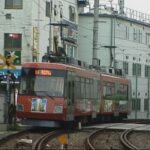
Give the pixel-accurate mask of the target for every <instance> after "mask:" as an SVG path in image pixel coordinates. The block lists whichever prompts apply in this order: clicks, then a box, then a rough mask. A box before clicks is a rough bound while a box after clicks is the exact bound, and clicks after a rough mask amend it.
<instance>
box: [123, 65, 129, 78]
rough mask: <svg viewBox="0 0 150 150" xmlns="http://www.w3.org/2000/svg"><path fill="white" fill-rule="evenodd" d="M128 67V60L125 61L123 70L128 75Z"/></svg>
mask: <svg viewBox="0 0 150 150" xmlns="http://www.w3.org/2000/svg"><path fill="white" fill-rule="evenodd" d="M128 67H129V64H128V62H123V71H124V73H125V74H126V75H127V74H128Z"/></svg>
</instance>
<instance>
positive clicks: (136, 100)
mask: <svg viewBox="0 0 150 150" xmlns="http://www.w3.org/2000/svg"><path fill="white" fill-rule="evenodd" d="M135 67H136V68H135V71H136V79H135V88H136V91H135V92H136V93H135V119H137V110H138V108H137V102H138V99H137V94H138V85H137V84H138V64H137V63H136V64H135Z"/></svg>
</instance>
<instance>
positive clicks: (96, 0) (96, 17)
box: [92, 0, 99, 67]
mask: <svg viewBox="0 0 150 150" xmlns="http://www.w3.org/2000/svg"><path fill="white" fill-rule="evenodd" d="M98 20H99V0H94V21H93V58H92V65H93V67H96V66H97V65H98V59H97V50H98Z"/></svg>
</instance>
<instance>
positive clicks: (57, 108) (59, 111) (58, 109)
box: [54, 105, 63, 114]
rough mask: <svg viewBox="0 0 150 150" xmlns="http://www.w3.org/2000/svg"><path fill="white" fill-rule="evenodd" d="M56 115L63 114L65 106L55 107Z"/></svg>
mask: <svg viewBox="0 0 150 150" xmlns="http://www.w3.org/2000/svg"><path fill="white" fill-rule="evenodd" d="M54 113H56V114H61V113H63V106H60V105H57V106H55V107H54Z"/></svg>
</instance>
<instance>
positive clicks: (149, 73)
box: [147, 66, 150, 119]
mask: <svg viewBox="0 0 150 150" xmlns="http://www.w3.org/2000/svg"><path fill="white" fill-rule="evenodd" d="M149 92H150V66H148V100H147V119H149V104H150V102H149V100H150V93H149Z"/></svg>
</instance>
